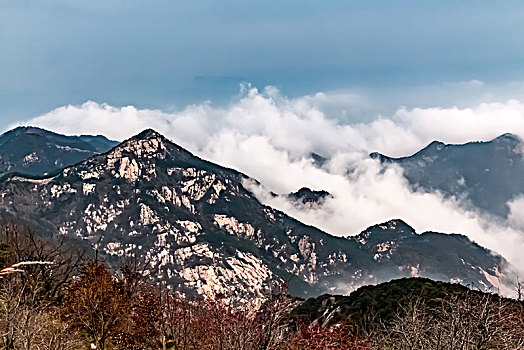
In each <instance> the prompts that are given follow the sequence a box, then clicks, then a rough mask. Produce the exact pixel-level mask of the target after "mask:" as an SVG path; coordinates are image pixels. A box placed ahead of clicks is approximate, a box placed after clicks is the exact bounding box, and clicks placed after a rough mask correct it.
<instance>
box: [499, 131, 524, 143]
mask: <svg viewBox="0 0 524 350" xmlns="http://www.w3.org/2000/svg"><path fill="white" fill-rule="evenodd" d="M493 141H495V142H508V143H521V142H522V139H521V138H520V137H519V136H517V135H515V134H512V133H509V132H508V133H505V134H503V135H500V136H499V137H497V138H495V139H493Z"/></svg>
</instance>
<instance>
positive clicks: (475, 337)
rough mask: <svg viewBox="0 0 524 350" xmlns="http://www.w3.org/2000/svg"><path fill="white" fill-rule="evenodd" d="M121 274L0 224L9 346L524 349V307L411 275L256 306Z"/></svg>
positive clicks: (2, 307) (124, 266)
mask: <svg viewBox="0 0 524 350" xmlns="http://www.w3.org/2000/svg"><path fill="white" fill-rule="evenodd" d="M141 269H142V266H141V265H140V264H139V262H138V261H137V260H136V259H130V258H127V259H123V260H122V262H121V268H120V269H119V270H118V271H112V270H110V269H109V268H108V267H107V266H106V265H105V264H104V263H102V262H100V261H97V259H89V258H88V257H87V256H86V255H85V254H84V253H82V252H81V251H77V250H75V249H73V248H72V247H71V246H70V245H69V244H68V243H67V242H66V241H56V240H55V239H52V238H42V237H40V236H38V235H36V234H34V233H33V232H32V231H31V230H30V229H28V228H27V227H25V226H22V225H19V224H16V223H5V224H3V225H2V227H1V228H0V336H1V338H0V346H1V347H2V348H4V349H46V350H67V349H184V350H189V349H217V350H218V349H221V350H222V349H224V350H225V349H245V350H250V349H253V350H254V349H257V350H258V349H289V350H293V349H297V350H298V349H355V350H356V349H361V350H364V349H520V348H523V347H524V305H523V303H522V302H519V301H516V300H508V299H503V298H500V297H498V296H496V295H491V294H486V293H481V292H478V291H472V290H469V289H467V288H465V287H461V286H458V285H451V284H448V283H441V282H433V281H430V280H424V279H405V280H398V281H393V282H390V283H386V284H382V285H379V286H372V287H364V288H361V289H359V290H358V291H356V292H354V293H353V294H351V295H350V296H347V297H334V296H322V297H319V298H316V299H310V300H307V301H303V300H299V299H296V298H292V297H290V296H288V295H286V292H285V287H284V286H282V287H281V288H277V290H275V291H274V293H271V294H269V295H267V297H266V300H265V301H264V302H263V303H262V305H261V306H260V307H258V308H256V309H253V308H246V307H241V306H237V305H229V306H226V305H223V303H219V302H214V301H212V300H211V299H204V298H188V297H183V296H181V295H179V294H178V293H177V292H176V291H173V290H170V289H169V288H166V287H164V286H159V285H157V284H152V283H150V282H149V281H148V280H147V279H145V278H143V273H142V271H141Z"/></svg>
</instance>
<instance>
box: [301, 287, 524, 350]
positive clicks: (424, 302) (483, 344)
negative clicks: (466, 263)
mask: <svg viewBox="0 0 524 350" xmlns="http://www.w3.org/2000/svg"><path fill="white" fill-rule="evenodd" d="M291 315H292V317H291V320H299V321H298V322H299V323H300V322H302V324H303V323H306V324H309V323H313V324H318V325H321V326H323V327H329V326H335V327H337V326H338V327H340V326H343V325H348V324H349V325H351V328H349V329H350V330H351V331H352V332H354V333H356V334H360V335H363V336H364V337H369V336H371V339H369V338H368V339H369V340H372V342H373V343H374V344H376V347H375V346H373V347H370V348H373V349H375V348H380V349H383V348H386V349H410V348H414V349H459V348H462V349H521V348H522V346H523V344H524V323H522V320H523V317H524V301H522V300H515V299H505V298H501V297H500V296H498V295H496V294H495V295H494V294H491V293H485V292H482V291H479V290H472V289H469V288H466V287H464V286H461V285H458V284H450V283H445V282H438V281H432V280H429V279H424V278H404V279H399V280H394V281H391V282H387V283H382V284H380V285H376V286H365V287H362V288H359V289H358V290H356V291H354V292H352V293H351V294H350V295H348V296H337V295H322V296H320V297H318V298H310V299H308V300H306V301H303V302H302V303H300V304H299V305H298V306H296V307H295V308H294V309H293V311H292V312H291ZM295 322H296V321H295ZM497 329H498V330H497ZM373 338H374V339H373ZM413 344H417V346H413Z"/></svg>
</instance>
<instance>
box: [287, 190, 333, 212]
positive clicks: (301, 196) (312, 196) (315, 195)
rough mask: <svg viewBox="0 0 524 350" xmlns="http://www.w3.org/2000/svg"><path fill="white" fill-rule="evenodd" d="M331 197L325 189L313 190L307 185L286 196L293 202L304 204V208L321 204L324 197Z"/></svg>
mask: <svg viewBox="0 0 524 350" xmlns="http://www.w3.org/2000/svg"><path fill="white" fill-rule="evenodd" d="M329 197H331V194H330V193H329V192H327V191H323V190H321V191H315V190H312V189H310V188H307V187H302V188H301V189H300V190H298V191H297V192H292V193H290V194H288V195H287V198H288V199H289V200H290V201H291V202H292V203H294V204H297V205H300V206H305V207H306V208H316V207H319V206H321V205H322V204H323V203H324V201H325V200H326V198H329Z"/></svg>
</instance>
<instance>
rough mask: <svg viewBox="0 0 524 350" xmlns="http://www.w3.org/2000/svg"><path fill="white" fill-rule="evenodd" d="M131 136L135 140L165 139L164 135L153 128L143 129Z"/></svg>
mask: <svg viewBox="0 0 524 350" xmlns="http://www.w3.org/2000/svg"><path fill="white" fill-rule="evenodd" d="M133 138H134V139H137V140H151V139H165V137H164V135H162V134H160V133H159V132H158V131H156V130H153V129H145V130H144V131H142V132H141V133H139V134H138V135H136V136H134V137H133Z"/></svg>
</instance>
